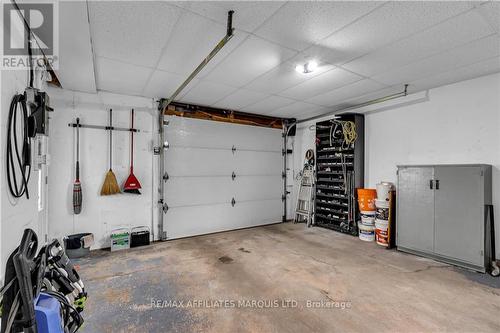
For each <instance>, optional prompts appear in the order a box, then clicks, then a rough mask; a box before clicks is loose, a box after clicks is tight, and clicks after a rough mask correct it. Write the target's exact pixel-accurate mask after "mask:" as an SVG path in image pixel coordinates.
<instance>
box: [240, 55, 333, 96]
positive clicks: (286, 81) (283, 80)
mask: <svg viewBox="0 0 500 333" xmlns="http://www.w3.org/2000/svg"><path fill="white" fill-rule="evenodd" d="M300 63H301V64H302V63H305V61H304V62H300ZM297 64H298V62H294V61H287V62H285V63H282V64H281V65H279V66H278V67H276V68H274V69H273V70H271V71H269V72H267V73H265V74H264V75H262V76H260V77H258V78H257V79H255V80H254V81H252V82H250V83H249V84H248V85H246V86H245V88H248V89H252V90H256V91H261V92H265V93H269V94H275V93H279V92H280V91H283V90H285V89H287V88H290V87H292V86H295V85H297V84H299V83H301V82H304V81H306V80H309V79H311V78H313V77H315V76H317V75H320V74H321V73H325V72H327V71H329V70H331V69H332V68H334V67H333V66H332V65H328V64H324V65H321V64H320V66H319V67H318V69H317V70H315V71H314V72H312V73H308V74H303V73H298V72H297V71H296V70H295V66H296V65H297Z"/></svg>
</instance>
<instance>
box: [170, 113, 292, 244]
mask: <svg viewBox="0 0 500 333" xmlns="http://www.w3.org/2000/svg"><path fill="white" fill-rule="evenodd" d="M169 118H170V124H169V126H167V127H166V138H167V140H168V142H169V144H170V149H169V150H168V151H167V152H166V154H165V171H166V172H167V173H168V175H169V176H170V178H169V179H168V180H167V182H166V183H165V201H166V203H167V205H168V207H169V210H168V211H167V212H166V213H165V219H164V222H165V223H164V227H165V229H164V230H166V232H167V238H170V239H172V238H179V237H187V236H195V235H201V234H206V233H212V232H219V231H226V230H233V229H240V228H246V227H252V226H258V225H264V224H269V223H275V222H279V221H281V214H282V209H283V203H282V201H281V194H282V193H281V192H282V190H283V184H282V178H281V172H282V156H281V141H282V139H281V130H277V129H270V128H261V127H255V126H247V125H235V124H228V123H220V122H213V121H206V120H197V119H189V118H178V117H169ZM233 146H234V148H235V150H234V151H233V149H232V147H233ZM233 172H234V173H235V179H234V180H233V179H232V177H231V175H232V173H233ZM233 198H234V199H235V205H234V207H233V205H232V204H231V201H232V199H233Z"/></svg>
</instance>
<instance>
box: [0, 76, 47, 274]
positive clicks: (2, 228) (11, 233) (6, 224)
mask: <svg viewBox="0 0 500 333" xmlns="http://www.w3.org/2000/svg"><path fill="white" fill-rule="evenodd" d="M0 75H1V80H0V81H1V87H0V90H1V98H0V100H1V101H0V102H1V107H0V108H1V112H0V146H1V149H0V152H1V153H0V189H1V190H0V281H2V280H3V275H4V270H5V263H6V262H7V258H8V257H9V256H10V254H11V253H12V251H13V250H14V249H15V248H16V247H17V246H18V245H19V242H20V241H21V237H22V234H23V231H24V229H26V228H31V229H33V230H34V231H35V232H37V234H38V235H39V238H42V237H43V235H42V234H43V232H42V230H39V223H38V171H33V172H32V173H31V180H30V182H29V184H28V185H29V187H28V189H29V193H30V200H27V199H26V197H22V198H19V199H14V198H12V197H11V195H10V193H9V189H8V186H7V176H6V170H5V163H6V162H5V155H6V150H7V147H6V143H5V141H6V140H5V139H6V135H7V121H8V114H9V106H10V102H11V99H12V97H13V96H14V95H16V94H20V93H23V92H24V90H25V88H26V85H27V83H28V81H27V72H26V71H25V70H1V71H0ZM34 86H35V87H38V88H41V89H42V90H43V89H44V88H45V85H44V84H42V83H41V80H40V79H39V77H38V75H36V76H35V81H34Z"/></svg>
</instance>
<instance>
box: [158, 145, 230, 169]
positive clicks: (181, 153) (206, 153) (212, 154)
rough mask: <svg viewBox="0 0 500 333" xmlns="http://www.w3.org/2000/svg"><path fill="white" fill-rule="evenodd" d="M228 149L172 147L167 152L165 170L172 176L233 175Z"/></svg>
mask: <svg viewBox="0 0 500 333" xmlns="http://www.w3.org/2000/svg"><path fill="white" fill-rule="evenodd" d="M232 155H233V154H232V153H231V151H228V150H214V149H211V150H209V149H195V148H172V149H169V150H167V152H166V153H165V171H166V172H167V173H168V174H169V175H172V176H224V175H228V176H231V174H232V172H233V170H234V168H233V166H232V165H231V163H227V161H231V159H232V158H233V156H232Z"/></svg>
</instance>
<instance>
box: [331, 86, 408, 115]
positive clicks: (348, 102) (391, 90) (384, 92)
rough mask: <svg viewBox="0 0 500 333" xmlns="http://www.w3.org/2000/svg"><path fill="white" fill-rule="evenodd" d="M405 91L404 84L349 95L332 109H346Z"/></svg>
mask: <svg viewBox="0 0 500 333" xmlns="http://www.w3.org/2000/svg"><path fill="white" fill-rule="evenodd" d="M403 91H404V86H399V85H398V86H394V87H388V88H382V89H378V90H375V91H373V92H370V93H367V94H362V95H359V96H356V97H349V98H346V99H344V100H339V101H338V102H337V104H335V105H333V106H332V108H331V109H332V111H340V110H345V109H346V108H352V107H355V106H357V105H360V104H362V103H366V102H369V101H372V100H374V99H380V98H383V97H386V96H389V95H394V94H396V93H401V92H403Z"/></svg>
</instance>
